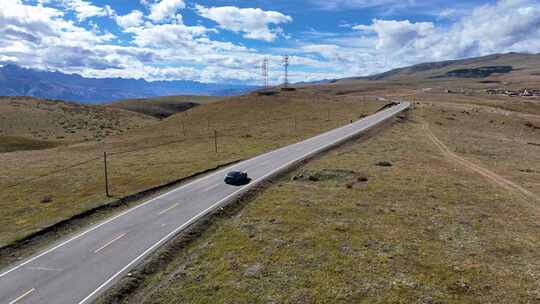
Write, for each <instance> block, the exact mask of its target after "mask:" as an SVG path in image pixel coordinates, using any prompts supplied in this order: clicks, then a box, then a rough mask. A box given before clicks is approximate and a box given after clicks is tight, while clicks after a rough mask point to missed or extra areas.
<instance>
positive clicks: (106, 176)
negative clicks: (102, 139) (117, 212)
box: [103, 152, 111, 197]
mask: <svg viewBox="0 0 540 304" xmlns="http://www.w3.org/2000/svg"><path fill="white" fill-rule="evenodd" d="M103 165H104V166H103V169H104V171H105V172H104V173H105V194H106V195H107V197H111V194H110V193H109V172H108V168H107V152H103Z"/></svg>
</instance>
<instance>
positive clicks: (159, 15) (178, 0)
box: [148, 0, 186, 22]
mask: <svg viewBox="0 0 540 304" xmlns="http://www.w3.org/2000/svg"><path fill="white" fill-rule="evenodd" d="M185 7H186V4H185V3H184V1H183V0H161V1H159V2H157V3H154V4H152V5H151V6H150V15H149V16H148V18H150V20H152V21H154V22H161V21H163V20H166V19H168V18H172V17H175V16H176V12H177V11H178V10H179V9H183V8H185Z"/></svg>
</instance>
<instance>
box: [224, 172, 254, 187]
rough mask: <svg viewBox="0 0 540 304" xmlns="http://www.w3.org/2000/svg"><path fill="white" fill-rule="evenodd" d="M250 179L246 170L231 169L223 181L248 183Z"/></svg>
mask: <svg viewBox="0 0 540 304" xmlns="http://www.w3.org/2000/svg"><path fill="white" fill-rule="evenodd" d="M249 181H250V179H249V178H248V174H247V173H246V172H241V171H231V172H229V173H227V176H225V183H226V184H229V185H245V184H248V183H249Z"/></svg>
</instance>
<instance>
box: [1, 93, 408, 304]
mask: <svg viewBox="0 0 540 304" xmlns="http://www.w3.org/2000/svg"><path fill="white" fill-rule="evenodd" d="M408 107H409V103H405V102H404V103H401V104H399V105H396V106H394V107H392V108H389V109H386V110H384V111H381V112H379V113H376V114H374V115H371V116H369V117H366V118H364V119H362V120H359V121H356V122H354V123H351V124H349V125H346V126H344V127H341V128H338V129H335V130H332V131H329V132H327V133H324V134H321V135H318V136H315V137H313V138H310V139H307V140H304V141H302V142H299V143H296V144H292V145H290V146H287V147H284V148H281V149H278V150H275V151H272V152H269V153H266V154H263V155H260V156H257V157H255V158H252V159H249V160H246V161H243V162H241V163H238V164H236V165H233V166H231V167H228V168H225V169H223V170H220V171H217V172H215V173H212V174H209V175H207V176H204V177H201V178H199V179H197V180H195V181H193V182H190V183H188V184H185V185H183V186H180V187H178V188H176V189H174V190H172V191H170V192H168V193H165V194H163V195H161V196H159V197H156V198H154V199H151V200H149V201H147V202H145V203H143V204H141V205H138V206H136V207H134V208H131V209H129V210H127V211H126V212H124V213H121V214H119V215H117V216H115V217H113V218H111V219H109V220H107V221H104V222H102V223H100V224H97V225H95V226H93V227H91V228H89V229H88V230H85V231H83V232H81V233H80V234H78V235H75V236H73V237H71V238H68V239H65V240H63V241H61V242H58V243H57V244H55V245H53V246H52V247H50V248H49V249H47V250H45V251H43V252H41V253H38V254H37V255H35V256H33V257H31V258H29V259H27V260H25V261H24V262H21V263H20V264H19V265H15V266H13V267H12V268H9V269H6V270H4V271H2V273H0V303H7V304H15V303H48V304H52V303H54V304H64V303H66V304H68V303H69V304H73V303H76V304H77V303H78V304H82V303H90V302H91V301H92V300H94V299H95V298H96V297H97V296H99V294H101V293H102V292H104V291H105V290H106V289H107V288H109V287H110V286H112V285H113V284H114V283H115V282H116V281H118V280H119V279H120V278H121V277H122V276H124V275H126V274H127V273H128V272H129V270H130V269H132V268H133V267H135V266H136V265H137V264H138V263H139V262H141V260H142V259H144V257H146V256H147V255H148V254H150V253H152V251H154V250H155V249H156V248H158V247H159V246H160V245H162V244H163V243H165V242H166V241H167V240H169V239H171V238H172V237H174V236H175V235H176V234H177V233H179V232H180V231H181V230H182V229H184V228H185V227H187V226H189V225H190V224H192V223H193V222H195V221H196V220H197V219H199V218H200V217H202V216H204V215H205V214H207V213H209V212H210V211H212V210H214V209H215V208H218V207H219V206H220V205H222V204H224V203H226V202H227V201H229V200H231V199H233V198H234V197H236V196H238V195H240V194H241V193H243V192H245V191H246V190H248V189H249V188H250V187H253V186H254V185H256V184H257V183H259V182H261V181H263V180H264V179H266V178H268V177H270V176H272V175H274V174H276V173H278V172H280V171H282V170H284V169H286V168H287V167H289V166H291V165H293V164H295V163H297V162H299V161H302V160H304V159H306V158H308V157H309V156H311V155H313V154H315V153H318V152H320V151H322V150H325V149H328V148H330V147H332V146H334V145H336V144H338V143H340V142H343V141H345V140H347V139H349V138H351V137H353V136H355V135H358V134H359V133H361V132H363V131H366V130H368V129H370V128H371V127H373V126H376V125H377V124H379V123H381V122H383V121H385V120H387V119H389V118H390V117H392V116H394V115H396V114H397V113H399V112H401V111H403V110H405V109H406V108H408ZM230 170H241V171H246V172H248V174H249V176H250V177H251V178H252V182H251V183H250V184H249V185H246V186H241V187H235V186H230V185H226V184H225V183H224V182H223V178H224V176H225V174H226V173H227V172H228V171H230Z"/></svg>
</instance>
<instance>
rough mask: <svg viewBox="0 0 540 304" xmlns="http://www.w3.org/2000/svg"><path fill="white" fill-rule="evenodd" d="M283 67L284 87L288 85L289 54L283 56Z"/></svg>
mask: <svg viewBox="0 0 540 304" xmlns="http://www.w3.org/2000/svg"><path fill="white" fill-rule="evenodd" d="M283 67H284V69H285V81H284V82H283V86H284V87H285V88H286V87H288V86H289V55H285V56H283Z"/></svg>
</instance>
